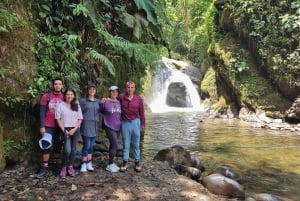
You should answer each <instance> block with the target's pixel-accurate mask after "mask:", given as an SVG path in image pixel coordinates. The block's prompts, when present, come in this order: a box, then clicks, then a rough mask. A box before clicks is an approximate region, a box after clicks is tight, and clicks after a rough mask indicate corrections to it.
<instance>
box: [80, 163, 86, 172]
mask: <svg viewBox="0 0 300 201" xmlns="http://www.w3.org/2000/svg"><path fill="white" fill-rule="evenodd" d="M80 172H87V169H86V163H82V164H81V168H80Z"/></svg>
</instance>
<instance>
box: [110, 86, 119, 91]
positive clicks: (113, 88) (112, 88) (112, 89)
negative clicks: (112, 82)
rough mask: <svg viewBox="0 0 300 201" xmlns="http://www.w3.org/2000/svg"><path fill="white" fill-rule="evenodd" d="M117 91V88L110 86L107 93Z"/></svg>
mask: <svg viewBox="0 0 300 201" xmlns="http://www.w3.org/2000/svg"><path fill="white" fill-rule="evenodd" d="M118 89H119V87H117V86H111V87H109V89H108V91H114V90H118Z"/></svg>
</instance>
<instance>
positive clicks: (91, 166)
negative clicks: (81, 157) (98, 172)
mask: <svg viewBox="0 0 300 201" xmlns="http://www.w3.org/2000/svg"><path fill="white" fill-rule="evenodd" d="M86 169H87V170H88V171H94V168H93V164H92V161H90V162H88V163H87V165H86Z"/></svg>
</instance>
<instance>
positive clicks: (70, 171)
mask: <svg viewBox="0 0 300 201" xmlns="http://www.w3.org/2000/svg"><path fill="white" fill-rule="evenodd" d="M68 174H69V175H70V176H71V177H74V176H75V170H74V168H73V166H72V165H70V166H69V167H68Z"/></svg>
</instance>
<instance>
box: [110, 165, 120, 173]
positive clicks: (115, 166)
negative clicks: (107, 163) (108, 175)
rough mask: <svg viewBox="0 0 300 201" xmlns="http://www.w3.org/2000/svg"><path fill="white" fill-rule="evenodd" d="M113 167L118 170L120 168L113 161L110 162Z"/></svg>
mask: <svg viewBox="0 0 300 201" xmlns="http://www.w3.org/2000/svg"><path fill="white" fill-rule="evenodd" d="M111 165H112V166H113V167H114V168H115V169H117V170H118V171H119V170H120V168H119V167H118V166H117V165H116V164H115V163H112V164H111Z"/></svg>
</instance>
